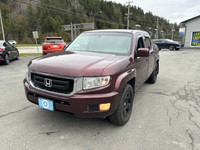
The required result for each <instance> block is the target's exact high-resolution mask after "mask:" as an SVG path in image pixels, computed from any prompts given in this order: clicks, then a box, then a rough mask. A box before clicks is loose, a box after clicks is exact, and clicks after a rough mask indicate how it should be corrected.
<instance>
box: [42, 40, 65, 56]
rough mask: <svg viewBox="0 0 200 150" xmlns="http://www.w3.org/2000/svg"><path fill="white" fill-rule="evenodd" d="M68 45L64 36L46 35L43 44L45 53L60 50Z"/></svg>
mask: <svg viewBox="0 0 200 150" xmlns="http://www.w3.org/2000/svg"><path fill="white" fill-rule="evenodd" d="M65 46H66V43H65V41H64V40H63V38H62V37H46V38H45V41H44V43H43V46H42V50H43V55H46V54H48V53H54V52H60V51H62V50H63V49H64V48H65Z"/></svg>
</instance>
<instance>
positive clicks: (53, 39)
mask: <svg viewBox="0 0 200 150" xmlns="http://www.w3.org/2000/svg"><path fill="white" fill-rule="evenodd" d="M63 42H64V41H63V39H62V38H46V43H63Z"/></svg>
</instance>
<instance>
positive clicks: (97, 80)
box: [83, 76, 110, 90]
mask: <svg viewBox="0 0 200 150" xmlns="http://www.w3.org/2000/svg"><path fill="white" fill-rule="evenodd" d="M109 82H110V76H106V77H84V79H83V89H84V90H88V89H94V88H98V87H102V86H106V85H108V83H109Z"/></svg>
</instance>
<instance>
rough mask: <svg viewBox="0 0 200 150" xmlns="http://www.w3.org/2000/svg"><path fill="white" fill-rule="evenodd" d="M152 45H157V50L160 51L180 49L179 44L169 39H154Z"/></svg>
mask: <svg viewBox="0 0 200 150" xmlns="http://www.w3.org/2000/svg"><path fill="white" fill-rule="evenodd" d="M153 43H155V44H157V46H158V48H159V50H161V49H169V50H174V49H175V50H179V49H180V48H181V44H180V43H178V42H176V41H173V40H169V39H156V40H153Z"/></svg>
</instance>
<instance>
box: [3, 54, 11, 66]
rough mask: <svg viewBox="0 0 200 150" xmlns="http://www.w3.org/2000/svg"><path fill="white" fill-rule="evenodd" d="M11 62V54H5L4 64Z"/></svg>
mask: <svg viewBox="0 0 200 150" xmlns="http://www.w3.org/2000/svg"><path fill="white" fill-rule="evenodd" d="M9 64H10V59H9V55H8V54H6V55H5V60H4V65H9Z"/></svg>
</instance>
